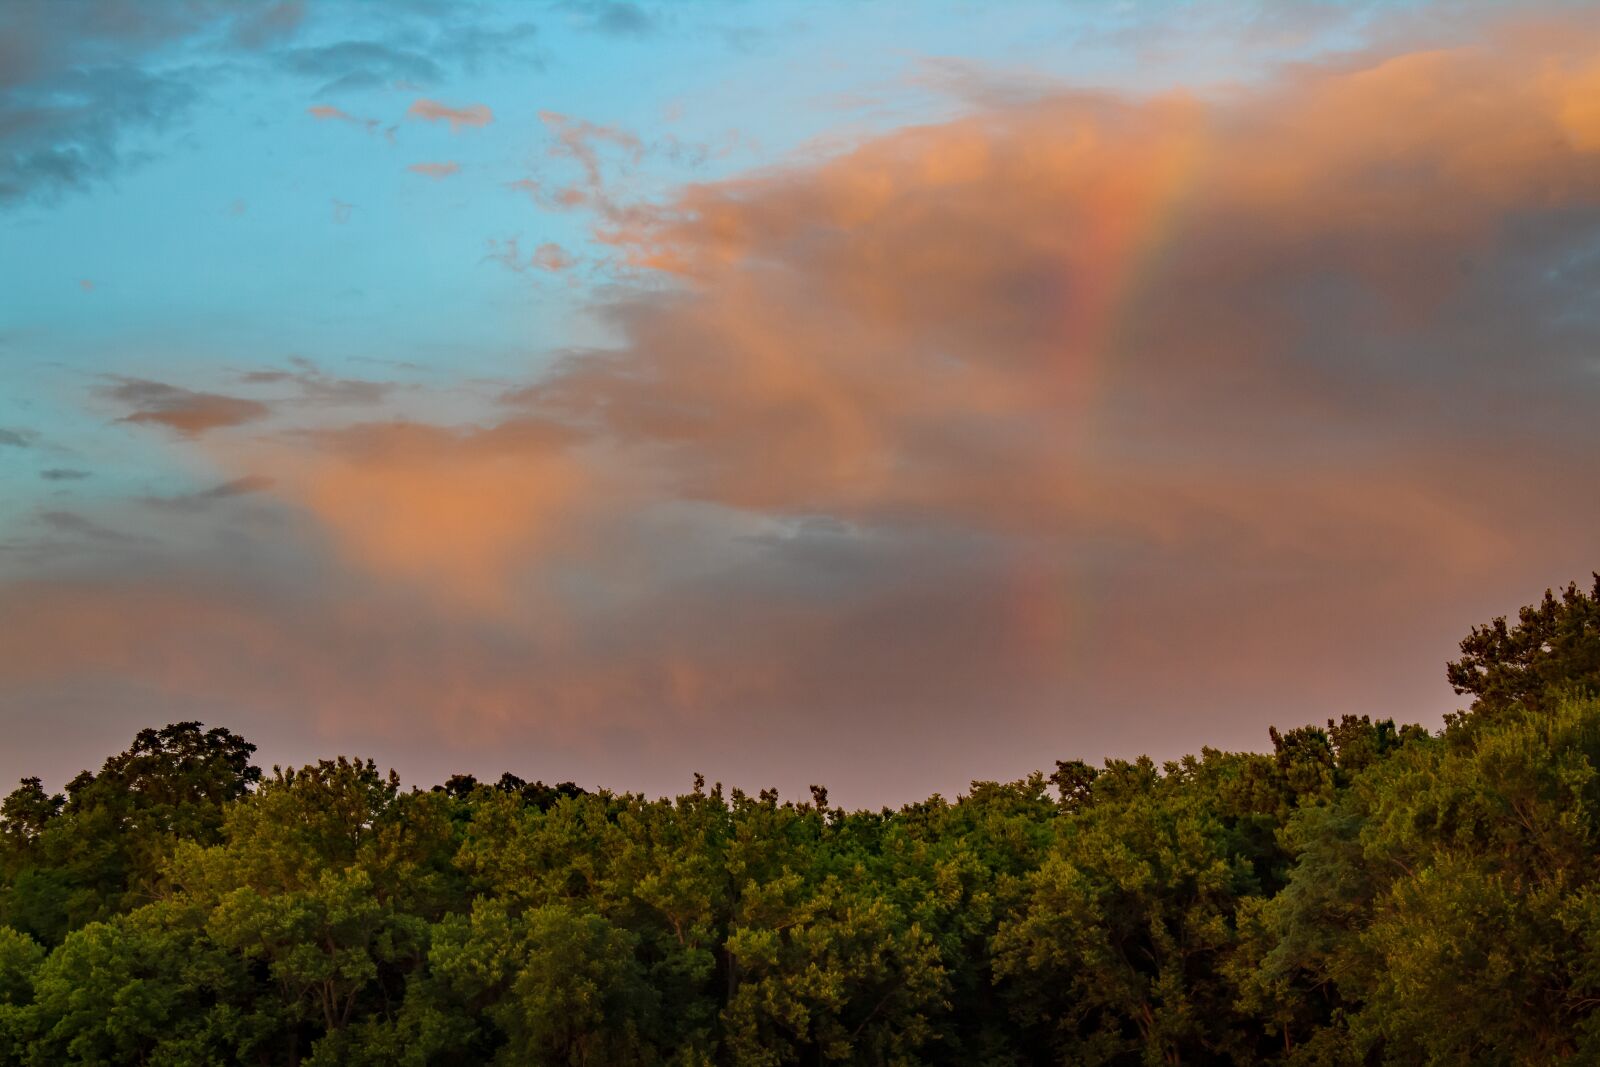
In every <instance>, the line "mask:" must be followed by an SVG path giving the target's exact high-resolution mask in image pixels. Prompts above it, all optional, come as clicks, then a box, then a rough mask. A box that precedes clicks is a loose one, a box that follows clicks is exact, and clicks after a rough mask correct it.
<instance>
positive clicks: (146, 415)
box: [107, 378, 271, 437]
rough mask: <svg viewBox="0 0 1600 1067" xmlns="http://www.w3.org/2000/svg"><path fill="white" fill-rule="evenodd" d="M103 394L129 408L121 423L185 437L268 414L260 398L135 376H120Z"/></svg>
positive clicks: (195, 435) (235, 424)
mask: <svg viewBox="0 0 1600 1067" xmlns="http://www.w3.org/2000/svg"><path fill="white" fill-rule="evenodd" d="M107 395H108V396H109V397H110V398H111V399H113V400H116V401H119V402H121V403H124V404H127V405H129V406H130V407H132V408H133V410H132V411H131V412H129V413H128V414H127V415H124V416H123V417H122V421H123V422H134V423H155V424H157V425H161V426H165V427H167V428H168V429H171V430H175V431H177V432H178V433H179V434H182V435H183V436H185V437H197V436H199V435H200V434H203V433H206V432H207V431H209V430H216V429H221V428H223V427H227V426H238V425H240V424H242V423H246V422H254V421H256V420H258V419H264V418H266V417H267V415H269V414H271V409H270V408H268V407H267V405H265V404H263V403H261V402H260V401H256V400H247V399H245V398H243V397H237V396H223V395H221V394H219V393H201V392H195V391H193V390H190V389H183V388H180V387H178V386H175V385H168V384H166V383H165V382H152V381H145V380H142V379H137V378H127V379H122V380H121V381H120V382H119V383H118V384H117V385H115V386H113V387H112V388H110V389H109V390H107Z"/></svg>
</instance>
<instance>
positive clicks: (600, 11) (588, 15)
mask: <svg viewBox="0 0 1600 1067" xmlns="http://www.w3.org/2000/svg"><path fill="white" fill-rule="evenodd" d="M561 6H562V7H564V8H566V9H567V10H568V11H570V12H572V13H573V14H574V15H576V16H577V17H578V20H579V21H580V22H581V24H582V25H584V26H585V27H586V28H588V29H592V30H596V31H598V32H600V33H604V34H609V35H611V36H613V37H648V36H650V35H651V34H653V33H655V32H656V31H657V30H658V29H659V28H660V27H659V24H658V22H657V20H656V18H655V16H653V15H652V14H650V12H648V11H646V10H645V9H644V8H643V7H641V6H640V5H639V4H635V3H629V2H626V0H569V2H567V3H564V4H562V5H561Z"/></svg>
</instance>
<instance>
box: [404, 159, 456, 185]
mask: <svg viewBox="0 0 1600 1067" xmlns="http://www.w3.org/2000/svg"><path fill="white" fill-rule="evenodd" d="M406 170H408V171H410V172H411V173H412V174H420V175H422V176H423V177H424V178H432V179H433V180H434V181H439V180H440V179H442V178H448V177H450V175H452V174H459V173H461V164H459V163H457V162H456V161H455V160H453V159H452V160H445V161H443V162H440V163H413V164H411V165H410V166H409V167H407V168H406Z"/></svg>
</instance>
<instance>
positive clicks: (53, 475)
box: [39, 467, 94, 482]
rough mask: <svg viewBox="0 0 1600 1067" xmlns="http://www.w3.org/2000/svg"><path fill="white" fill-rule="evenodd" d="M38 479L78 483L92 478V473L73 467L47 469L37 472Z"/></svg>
mask: <svg viewBox="0 0 1600 1067" xmlns="http://www.w3.org/2000/svg"><path fill="white" fill-rule="evenodd" d="M39 477H40V478H43V479H44V480H45V481H47V482H78V481H82V480H83V479H85V478H92V477H94V473H93V472H92V471H84V470H78V469H76V468H74V467H49V468H46V469H45V470H42V471H40V472H39Z"/></svg>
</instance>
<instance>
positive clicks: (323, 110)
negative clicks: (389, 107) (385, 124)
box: [306, 104, 378, 133]
mask: <svg viewBox="0 0 1600 1067" xmlns="http://www.w3.org/2000/svg"><path fill="white" fill-rule="evenodd" d="M306 114H308V115H310V116H311V117H312V118H314V119H316V120H317V121H318V122H348V123H350V124H351V125H354V126H361V127H363V128H364V129H365V130H366V131H367V132H368V133H372V132H373V131H374V130H376V129H377V128H378V120H377V119H358V118H356V117H355V116H354V115H352V114H350V113H349V112H347V111H344V110H341V109H340V108H337V107H334V106H332V105H331V104H314V105H312V106H311V107H308V108H306Z"/></svg>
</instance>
